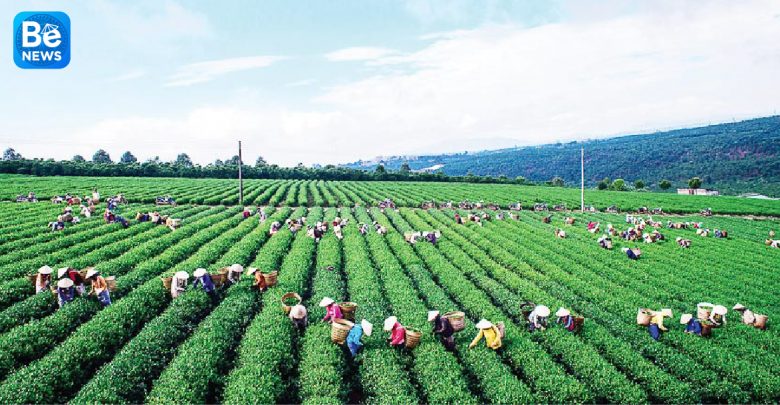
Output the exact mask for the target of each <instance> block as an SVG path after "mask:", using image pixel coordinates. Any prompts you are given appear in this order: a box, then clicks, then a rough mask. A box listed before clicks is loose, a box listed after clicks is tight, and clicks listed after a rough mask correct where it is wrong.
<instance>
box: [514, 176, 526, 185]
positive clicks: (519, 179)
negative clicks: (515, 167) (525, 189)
mask: <svg viewBox="0 0 780 405" xmlns="http://www.w3.org/2000/svg"><path fill="white" fill-rule="evenodd" d="M526 181H528V179H526V178H525V177H523V176H517V177H515V184H525V182H526Z"/></svg>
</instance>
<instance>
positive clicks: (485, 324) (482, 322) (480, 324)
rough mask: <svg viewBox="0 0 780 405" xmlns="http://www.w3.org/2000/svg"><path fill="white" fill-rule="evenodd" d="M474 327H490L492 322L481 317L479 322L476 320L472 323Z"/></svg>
mask: <svg viewBox="0 0 780 405" xmlns="http://www.w3.org/2000/svg"><path fill="white" fill-rule="evenodd" d="M474 327H476V328H477V329H488V328H492V327H493V324H492V323H491V322H490V321H488V320H487V319H482V320H480V321H479V322H477V324H476V325H474Z"/></svg>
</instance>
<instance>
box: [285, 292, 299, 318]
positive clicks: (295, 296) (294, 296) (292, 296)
mask: <svg viewBox="0 0 780 405" xmlns="http://www.w3.org/2000/svg"><path fill="white" fill-rule="evenodd" d="M293 299H294V300H295V301H296V302H295V303H294V304H292V305H287V301H288V300H293ZM281 301H282V311H284V314H285V315H289V314H290V310H292V307H294V306H296V305H298V304H300V303H301V301H302V300H301V296H300V295H298V294H297V293H294V292H288V293H286V294H284V295H282V298H281Z"/></svg>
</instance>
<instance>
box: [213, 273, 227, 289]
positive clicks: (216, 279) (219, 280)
mask: <svg viewBox="0 0 780 405" xmlns="http://www.w3.org/2000/svg"><path fill="white" fill-rule="evenodd" d="M209 276H211V281H212V282H213V283H214V287H217V288H220V287H222V285H223V284H225V280H226V279H227V276H226V275H225V274H209Z"/></svg>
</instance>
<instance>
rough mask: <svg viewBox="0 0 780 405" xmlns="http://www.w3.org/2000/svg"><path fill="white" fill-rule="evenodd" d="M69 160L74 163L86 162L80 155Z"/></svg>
mask: <svg viewBox="0 0 780 405" xmlns="http://www.w3.org/2000/svg"><path fill="white" fill-rule="evenodd" d="M70 160H72V161H74V162H76V163H83V162H86V161H87V160H86V159H84V156H81V155H73V158H72V159H70Z"/></svg>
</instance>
